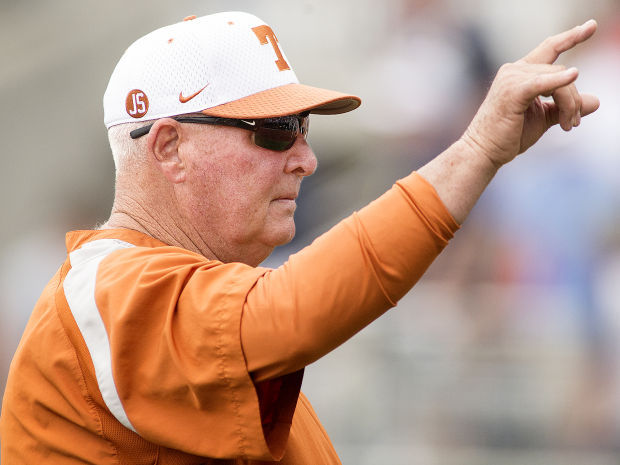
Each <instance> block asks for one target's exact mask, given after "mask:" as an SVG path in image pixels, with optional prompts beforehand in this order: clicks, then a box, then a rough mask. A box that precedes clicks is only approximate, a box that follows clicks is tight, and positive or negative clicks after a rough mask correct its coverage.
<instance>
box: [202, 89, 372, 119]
mask: <svg viewBox="0 0 620 465" xmlns="http://www.w3.org/2000/svg"><path fill="white" fill-rule="evenodd" d="M361 103H362V101H361V99H360V98H359V97H356V96H355V95H348V94H343V93H341V92H336V91H334V90H328V89H321V88H318V87H311V86H306V85H303V84H286V85H283V86H279V87H274V88H273V89H268V90H265V91H262V92H258V93H257V94H253V95H249V96H247V97H243V98H240V99H238V100H235V101H233V102H229V103H224V104H222V105H218V106H216V107H211V108H207V109H206V110H203V111H202V113H204V114H205V115H209V116H219V117H222V118H255V119H261V118H274V117H278V116H286V115H295V114H298V113H303V112H306V111H309V112H311V113H317V114H321V115H335V114H339V113H346V112H348V111H351V110H355V109H356V108H357V107H359V106H360V105H361Z"/></svg>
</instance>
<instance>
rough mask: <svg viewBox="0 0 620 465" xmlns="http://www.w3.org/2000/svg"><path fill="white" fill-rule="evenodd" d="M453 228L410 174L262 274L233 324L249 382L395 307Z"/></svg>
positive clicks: (317, 352)
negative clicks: (238, 328)
mask: <svg viewBox="0 0 620 465" xmlns="http://www.w3.org/2000/svg"><path fill="white" fill-rule="evenodd" d="M457 228H458V225H457V224H456V223H455V222H454V220H453V219H452V218H451V217H450V215H449V214H448V212H447V211H446V210H445V207H444V206H443V205H442V203H441V201H440V200H439V198H438V197H437V194H436V193H435V191H434V190H433V189H432V187H431V186H430V185H429V184H428V183H427V182H425V181H424V180H423V179H422V178H421V177H419V176H418V175H417V174H412V175H411V176H409V177H407V178H405V179H403V180H401V181H399V182H398V183H397V184H396V185H395V186H394V187H393V188H392V189H390V190H389V191H388V192H387V193H386V194H384V195H383V196H381V197H380V198H379V199H377V200H375V201H374V202H372V203H371V204H370V205H368V206H367V207H365V208H363V209H362V210H361V211H360V212H359V213H357V214H354V215H352V216H351V217H349V218H347V219H345V220H344V221H342V222H341V223H339V224H338V225H336V226H335V227H334V228H333V229H332V230H330V231H329V232H327V233H326V234H324V235H322V236H321V237H319V238H318V239H317V240H316V241H315V242H314V243H313V244H312V245H311V246H309V247H307V248H305V249H304V250H302V251H301V252H299V253H298V254H295V255H293V256H291V257H290V259H289V261H288V262H287V263H286V264H285V265H283V266H282V267H281V268H279V269H277V270H274V271H272V272H270V273H268V274H266V275H265V276H264V277H263V278H261V279H260V280H259V281H258V282H257V284H256V286H255V287H254V288H253V289H252V291H251V292H250V293H249V295H248V299H247V302H246V305H245V308H244V314H243V317H242V324H241V330H242V344H243V349H244V353H245V355H246V360H247V364H248V369H249V371H250V372H251V373H252V374H253V376H254V378H255V380H263V379H269V378H273V377H276V376H280V375H282V374H285V373H288V372H292V371H295V370H298V369H300V368H302V367H303V366H305V365H307V364H309V363H311V362H313V361H314V360H316V359H318V358H320V357H321V356H323V355H325V354H326V353H328V352H329V351H331V350H332V349H334V348H335V347H337V346H338V345H339V344H341V343H342V342H344V341H345V340H347V339H348V338H350V337H351V336H353V335H354V334H355V333H356V332H358V331H359V330H361V329H362V328H363V327H365V326H366V325H367V324H369V323H370V322H372V321H373V320H374V319H376V318H377V317H379V316H380V315H381V314H383V313H384V312H385V311H386V310H387V309H388V308H390V307H391V306H393V305H395V304H396V302H397V301H398V299H400V298H401V297H402V296H403V295H404V294H405V293H406V292H407V291H408V290H409V289H410V288H411V287H412V286H413V285H414V284H415V282H416V281H417V280H418V279H419V278H420V277H421V276H422V274H423V273H424V272H425V271H426V269H427V268H428V266H429V265H430V264H431V263H432V261H433V260H434V259H435V257H436V256H437V255H438V254H439V253H440V252H441V250H442V249H443V247H444V246H445V245H446V244H447V241H448V240H449V239H450V238H451V237H452V234H453V232H454V231H455V230H456V229H457Z"/></svg>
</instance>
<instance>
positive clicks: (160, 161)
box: [147, 118, 185, 184]
mask: <svg viewBox="0 0 620 465" xmlns="http://www.w3.org/2000/svg"><path fill="white" fill-rule="evenodd" d="M181 131H182V127H181V124H180V123H179V122H178V121H175V120H173V119H172V118H162V119H159V120H157V121H156V122H155V124H153V127H151V130H150V131H149V133H148V139H147V145H148V150H149V152H150V153H151V155H152V156H153V157H154V158H155V163H156V165H157V167H158V168H159V170H160V171H161V172H162V174H163V175H164V176H165V177H166V178H167V179H168V180H169V181H170V182H172V183H175V184H176V183H180V182H183V181H185V165H184V163H183V160H182V158H181V157H180V156H179V145H180V142H181Z"/></svg>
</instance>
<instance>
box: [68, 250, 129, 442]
mask: <svg viewBox="0 0 620 465" xmlns="http://www.w3.org/2000/svg"><path fill="white" fill-rule="evenodd" d="M129 247H134V245H133V244H129V243H128V242H124V241H121V240H118V239H100V240H97V241H93V242H87V243H86V244H84V245H83V246H82V247H80V248H79V249H77V250H74V251H73V252H71V253H70V254H69V260H70V261H71V269H70V270H69V272H68V273H67V277H66V278H65V281H64V283H63V288H64V291H65V296H66V298H67V302H68V303H69V308H70V309H71V313H72V314H73V318H75V321H76V322H77V325H78V327H79V328H80V332H81V333H82V336H83V337H84V341H86V346H87V347H88V351H89V352H90V357H91V359H92V361H93V364H94V366H95V375H96V376H97V383H98V384H99V390H100V391H101V395H102V396H103V400H104V401H105V404H106V405H107V407H108V409H109V410H110V412H112V414H113V415H114V416H115V417H116V419H117V420H118V421H120V422H121V423H122V424H123V425H124V426H125V427H127V428H129V429H130V430H132V431H134V432H135V431H136V430H135V429H134V427H133V425H132V424H131V422H130V421H129V418H128V417H127V414H126V413H125V409H124V408H123V404H122V403H121V400H120V398H119V397H118V392H117V391H116V385H115V384H114V378H113V376H112V357H111V353H110V342H109V340H108V334H107V332H106V329H105V326H104V324H103V320H102V318H101V315H100V313H99V309H98V308H97V303H96V302H95V283H96V280H97V270H98V269H99V264H100V263H101V261H102V260H103V259H104V258H106V257H107V256H108V255H110V254H111V253H112V252H114V251H116V250H120V249H126V248H129Z"/></svg>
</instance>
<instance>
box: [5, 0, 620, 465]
mask: <svg viewBox="0 0 620 465" xmlns="http://www.w3.org/2000/svg"><path fill="white" fill-rule="evenodd" d="M226 10H245V11H249V12H251V13H254V14H256V15H257V16H259V17H261V18H262V19H264V20H265V21H266V22H267V23H269V24H270V25H271V26H272V27H273V29H274V30H275V31H276V34H277V35H278V38H279V40H280V43H281V44H282V47H283V49H284V51H285V53H286V55H287V57H288V60H289V62H290V63H292V64H293V67H294V69H295V71H296V73H297V75H298V77H299V78H300V80H301V81H302V82H304V83H306V84H310V85H316V86H324V87H328V88H333V89H339V90H342V91H346V92H352V93H356V94H357V95H360V96H361V97H362V99H363V101H364V103H363V105H362V107H361V108H360V109H358V110H357V111H355V112H353V113H349V114H346V115H342V116H338V117H325V116H314V117H313V119H312V123H311V126H312V132H311V136H310V143H311V144H312V146H313V148H314V149H315V152H316V153H317V155H318V157H319V161H320V164H319V169H318V171H317V173H316V174H315V175H314V176H313V177H311V178H309V179H307V180H306V181H305V183H304V186H303V188H302V196H301V198H300V202H299V208H298V213H297V224H298V234H297V237H296V239H295V240H294V241H293V242H292V243H291V244H290V245H288V246H286V247H282V248H280V249H276V252H275V253H274V254H273V255H272V257H270V258H269V259H268V260H267V262H266V263H265V264H266V265H268V266H278V265H279V264H281V263H282V262H283V261H285V260H286V257H288V255H290V254H291V253H294V252H295V251H296V250H299V249H300V248H301V247H303V246H305V245H307V244H309V243H310V242H311V240H312V239H313V238H314V237H316V236H317V235H318V234H320V233H322V232H324V231H325V230H327V229H328V228H329V227H330V226H332V225H333V224H334V223H336V222H337V221H338V220H339V219H340V218H342V217H344V216H346V215H348V214H350V213H351V212H352V211H354V210H355V209H357V208H359V207H360V206H362V205H364V204H365V203H367V202H368V201H369V200H371V199H373V198H374V197H376V196H377V195H379V194H380V193H381V192H383V191H384V190H385V189H387V188H389V187H390V186H391V185H392V183H393V182H394V181H395V180H396V179H398V178H400V177H403V176H405V175H406V174H408V173H409V172H410V171H411V170H414V169H416V168H418V167H420V166H421V165H422V164H424V163H425V162H426V161H428V160H430V159H431V158H432V157H433V156H435V155H436V154H438V153H439V152H441V151H442V150H443V149H444V148H446V147H447V146H448V145H449V144H450V143H451V142H452V141H454V140H455V139H456V138H457V137H459V135H460V134H461V133H462V131H463V130H464V129H465V127H466V125H467V123H468V121H469V120H470V119H471V117H472V116H473V114H474V112H475V109H476V107H477V105H478V104H479V103H480V102H481V100H482V98H483V96H484V94H485V91H486V89H487V88H488V85H489V83H490V81H491V80H492V77H493V75H494V73H495V70H496V69H497V68H498V67H499V66H500V65H501V64H502V63H504V62H507V61H514V60H517V59H518V58H520V57H521V56H523V55H524V54H525V53H527V52H528V51H529V50H530V49H531V48H532V47H534V46H535V45H536V44H537V43H538V42H540V41H541V40H542V39H544V38H545V37H547V36H548V35H552V34H554V33H557V32H560V31H562V30H564V29H566V28H570V27H572V26H575V25H577V24H581V23H583V22H584V21H585V20H587V19H589V18H591V17H593V18H596V19H597V20H598V22H599V26H600V28H599V31H598V33H597V34H596V36H595V37H594V38H593V39H592V40H591V41H590V42H589V43H588V44H586V45H584V46H582V47H580V48H579V49H578V50H577V51H575V52H571V53H569V54H566V55H565V56H563V57H562V58H561V60H560V61H561V62H562V63H565V64H569V65H576V66H578V67H579V69H580V72H581V75H580V78H579V81H578V86H579V88H580V90H583V91H589V92H591V93H595V94H597V95H598V96H599V97H600V99H601V102H602V105H601V108H600V110H599V111H598V112H597V113H596V114H595V115H593V116H591V117H588V118H585V119H584V120H583V122H582V125H581V126H580V127H579V128H577V129H576V130H573V131H572V132H570V133H564V132H562V131H561V130H560V129H559V128H554V129H552V130H551V131H550V132H549V133H548V135H547V136H546V137H545V138H544V140H542V141H541V142H540V143H539V144H538V145H537V146H535V147H534V148H533V149H531V150H530V151H529V152H528V153H527V154H526V155H524V156H521V157H520V158H518V159H517V160H516V161H515V162H513V163H512V164H511V165H509V166H507V167H505V168H504V169H503V170H502V171H501V172H500V173H499V174H498V176H497V177H496V178H495V180H494V181H493V182H492V184H491V186H490V187H489V189H488V190H487V192H486V193H485V194H484V195H483V197H482V199H481V200H480V203H479V204H478V205H477V206H476V208H475V209H474V211H473V213H472V215H471V216H470V217H469V219H468V220H467V221H466V223H465V225H464V226H463V228H462V229H461V230H460V231H459V232H458V233H457V235H456V237H455V239H454V240H453V242H452V243H451V244H450V246H449V247H448V249H446V251H445V252H444V253H443V255H442V256H441V257H440V258H439V259H438V260H437V261H436V262H435V263H434V264H433V265H432V267H431V269H430V270H429V272H428V273H427V275H426V276H425V277H424V278H423V279H422V280H421V281H420V283H419V284H418V285H417V286H416V287H415V288H414V289H413V291H412V292H410V293H409V295H407V296H406V297H405V298H404V299H403V300H402V301H401V303H400V304H399V305H398V307H397V308H396V309H393V310H392V311H390V312H388V314H386V315H385V316H383V317H382V318H380V319H379V320H378V321H377V322H375V323H374V324H373V325H371V326H370V327H368V328H367V329H365V330H364V331H362V332H361V333H360V334H359V335H357V336H356V337H355V338H353V339H352V340H351V341H349V342H348V343H346V344H345V345H343V346H342V347H341V348H339V349H337V350H336V351H334V352H333V353H332V354H330V355H329V356H327V357H325V358H324V359H322V360H320V361H319V362H317V363H315V364H314V365H312V366H310V367H309V368H308V369H307V371H306V377H305V380H304V390H305V392H306V394H307V395H308V396H309V398H310V400H311V401H312V402H313V405H314V406H315V408H316V410H317V412H318V414H319V417H320V418H321V419H322V421H323V424H324V426H325V428H326V430H327V431H328V433H329V435H330V437H331V438H332V441H333V442H334V444H335V447H336V450H337V451H338V452H339V454H340V456H341V459H342V461H343V463H344V464H345V465H346V464H358V465H363V464H380V465H383V464H385V465H401V464H402V465H410V464H420V465H422V464H424V465H453V464H454V465H456V464H458V465H469V464H471V465H485V464H507V465H508V464H509V465H521V464H524V465H525V464H527V465H533V464H534V465H535V464H545V465H549V464H551V465H553V464H562V465H564V464H566V463H570V464H573V463H579V464H583V463H587V464H618V463H619V460H620V208H619V206H620V182H619V181H620V166H619V165H620V157H619V153H620V151H619V150H620V136H619V134H620V131H619V130H618V124H619V123H620V93H619V92H618V90H617V87H618V83H619V82H620V2H619V1H612V0H590V1H588V2H585V1H583V0H546V1H544V2H540V1H537V0H521V1H519V2H509V1H500V0H409V1H407V0H384V1H382V2H378V1H376V0H374V1H371V0H340V1H338V2H334V1H328V0H315V1H304V0H298V1H295V2H291V1H285V0H274V1H269V2H267V1H265V2H255V1H250V0H247V1H241V0H225V1H224V0H220V1H217V0H211V1H208V2H206V1H198V0H193V1H192V0H178V1H176V2H163V1H162V2H158V1H150V2H144V1H132V2H127V1H125V0H106V1H105V2H80V1H77V0H71V1H64V0H59V1H56V2H48V1H42V0H38V1H37V0H31V1H28V2H23V1H17V0H0V43H1V44H2V45H0V53H1V56H0V58H1V62H2V64H3V65H2V67H0V101H1V102H2V107H3V108H4V111H3V112H2V113H0V131H1V132H0V134H1V138H2V141H3V143H2V167H3V169H2V182H1V183H0V194H1V198H2V199H3V200H2V203H1V205H2V207H1V208H2V217H3V218H4V220H3V225H2V229H1V231H0V244H1V245H0V389H1V390H3V389H4V385H5V382H6V374H7V372H8V367H9V363H10V360H11V357H12V355H13V353H14V351H15V348H16V347H17V344H18V342H19V338H20V335H21V332H22V330H23V328H24V326H25V324H26V321H27V319H28V316H29V313H30V311H31V308H32V306H33V305H34V302H35V301H36V299H37V297H38V295H39V293H40V291H41V289H42V288H43V286H44V285H45V283H46V282H47V280H48V279H49V278H50V277H51V276H52V274H53V273H54V272H55V270H56V268H57V267H58V266H59V265H60V264H61V263H62V261H63V260H64V256H65V250H64V233H65V232H66V231H67V230H71V229H79V228H91V227H93V226H94V225H96V224H97V223H100V222H103V221H105V220H106V218H107V216H108V213H109V209H110V206H111V202H112V195H113V182H114V168H113V162H112V157H111V155H110V152H109V149H108V146H107V138H106V132H105V127H104V125H103V112H102V109H101V100H102V96H103V92H104V90H105V87H106V84H107V80H108V78H109V76H110V74H111V72H112V69H113V68H114V66H115V64H116V62H117V60H118V59H119V58H120V56H121V54H122V52H123V51H124V49H125V48H126V47H127V46H128V45H129V44H130V43H131V42H132V41H133V40H135V39H136V38H138V37H139V36H141V35H143V34H145V33H147V32H149V31H151V30H152V29H155V28H157V27H160V26H164V25H167V24H169V23H172V22H176V21H178V20H181V19H182V18H183V17H184V16H186V15H189V14H196V15H199V16H201V15H205V14H209V13H214V12H218V11H226ZM343 266H346V264H343ZM6 465H8V464H6Z"/></svg>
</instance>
